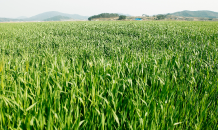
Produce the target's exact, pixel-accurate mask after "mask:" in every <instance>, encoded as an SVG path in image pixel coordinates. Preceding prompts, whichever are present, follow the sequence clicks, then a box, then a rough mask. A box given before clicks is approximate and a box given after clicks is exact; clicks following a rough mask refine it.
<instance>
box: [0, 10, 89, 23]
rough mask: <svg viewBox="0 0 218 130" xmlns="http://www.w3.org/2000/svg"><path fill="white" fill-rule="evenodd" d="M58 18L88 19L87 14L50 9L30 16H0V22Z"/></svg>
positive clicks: (57, 19) (53, 19)
mask: <svg viewBox="0 0 218 130" xmlns="http://www.w3.org/2000/svg"><path fill="white" fill-rule="evenodd" d="M59 19H60V20H69V19H73V20H88V16H82V15H78V14H66V13H61V12H57V11H50V12H45V13H41V14H38V15H35V16H32V17H29V18H27V17H24V16H21V17H18V18H16V19H13V18H0V22H18V21H59Z"/></svg>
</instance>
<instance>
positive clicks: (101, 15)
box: [88, 13, 119, 20]
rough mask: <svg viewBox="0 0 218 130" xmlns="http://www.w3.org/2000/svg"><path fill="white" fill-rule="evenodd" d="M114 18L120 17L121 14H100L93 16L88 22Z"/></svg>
mask: <svg viewBox="0 0 218 130" xmlns="http://www.w3.org/2000/svg"><path fill="white" fill-rule="evenodd" d="M112 17H119V14H116V13H102V14H98V15H93V16H91V17H89V18H88V20H92V19H95V18H112Z"/></svg>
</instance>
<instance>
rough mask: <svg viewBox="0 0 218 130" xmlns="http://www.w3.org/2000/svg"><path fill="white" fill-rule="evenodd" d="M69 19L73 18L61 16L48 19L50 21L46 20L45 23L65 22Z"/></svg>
mask: <svg viewBox="0 0 218 130" xmlns="http://www.w3.org/2000/svg"><path fill="white" fill-rule="evenodd" d="M69 19H72V18H69V17H65V16H61V15H59V16H54V17H51V18H48V19H44V21H63V20H69Z"/></svg>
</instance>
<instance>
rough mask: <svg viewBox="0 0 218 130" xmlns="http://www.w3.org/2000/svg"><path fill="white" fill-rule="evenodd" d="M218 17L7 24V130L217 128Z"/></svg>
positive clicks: (3, 38)
mask: <svg viewBox="0 0 218 130" xmlns="http://www.w3.org/2000/svg"><path fill="white" fill-rule="evenodd" d="M217 122H218V22H169V21H168V22H166V21H150V22H44V23H0V129H42V130H43V129H59V130H60V129H134V130H135V129H152V130H155V129H218V124H217Z"/></svg>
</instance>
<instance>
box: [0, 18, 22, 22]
mask: <svg viewBox="0 0 218 130" xmlns="http://www.w3.org/2000/svg"><path fill="white" fill-rule="evenodd" d="M18 21H23V20H22V19H12V18H0V22H18Z"/></svg>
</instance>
